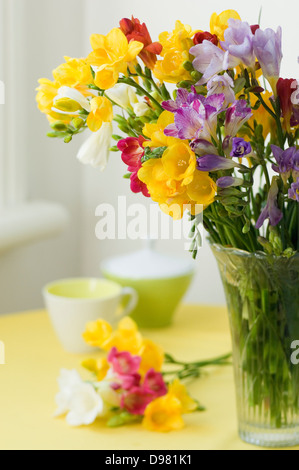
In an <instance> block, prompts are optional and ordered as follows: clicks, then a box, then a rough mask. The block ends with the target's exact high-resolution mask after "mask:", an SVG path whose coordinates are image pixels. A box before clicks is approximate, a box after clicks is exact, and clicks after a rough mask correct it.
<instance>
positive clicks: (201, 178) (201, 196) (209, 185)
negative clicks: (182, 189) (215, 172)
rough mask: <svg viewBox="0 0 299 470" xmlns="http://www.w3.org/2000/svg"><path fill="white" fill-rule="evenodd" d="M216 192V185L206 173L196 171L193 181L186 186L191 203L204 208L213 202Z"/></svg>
mask: <svg viewBox="0 0 299 470" xmlns="http://www.w3.org/2000/svg"><path fill="white" fill-rule="evenodd" d="M216 191H217V185H216V183H215V182H214V181H213V180H212V178H210V176H209V175H208V173H207V172H205V171H199V170H196V171H195V172H194V174H193V180H192V182H191V183H190V184H188V186H187V194H188V196H189V198H190V200H191V201H193V203H194V202H195V203H196V204H202V205H203V206H204V207H206V206H208V205H210V204H212V202H214V198H215V194H216Z"/></svg>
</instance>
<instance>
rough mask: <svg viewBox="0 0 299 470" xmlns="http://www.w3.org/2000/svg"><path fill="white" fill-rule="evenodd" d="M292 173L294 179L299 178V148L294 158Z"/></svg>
mask: <svg viewBox="0 0 299 470" xmlns="http://www.w3.org/2000/svg"><path fill="white" fill-rule="evenodd" d="M292 175H293V178H294V180H296V179H297V178H299V149H298V150H297V149H296V150H295V152H294V153H293V158H292Z"/></svg>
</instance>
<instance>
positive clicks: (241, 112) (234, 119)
mask: <svg viewBox="0 0 299 470" xmlns="http://www.w3.org/2000/svg"><path fill="white" fill-rule="evenodd" d="M251 116H252V111H251V108H249V107H248V105H247V101H246V100H236V101H235V102H234V104H233V105H232V106H230V107H229V108H228V110H227V111H226V116H225V134H226V136H228V135H229V136H232V137H234V136H235V135H236V134H237V132H238V131H239V129H240V128H241V127H242V126H243V124H245V122H246V121H248V119H250V118H251Z"/></svg>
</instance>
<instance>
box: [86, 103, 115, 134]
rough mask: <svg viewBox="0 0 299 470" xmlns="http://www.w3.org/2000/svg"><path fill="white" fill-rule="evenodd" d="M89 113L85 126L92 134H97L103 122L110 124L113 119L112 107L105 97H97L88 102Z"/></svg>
mask: <svg viewBox="0 0 299 470" xmlns="http://www.w3.org/2000/svg"><path fill="white" fill-rule="evenodd" d="M90 109H91V111H90V113H89V115H88V118H87V120H86V124H87V125H88V127H89V129H90V130H91V131H92V132H97V131H98V130H99V129H100V128H101V127H102V124H103V122H111V121H112V119H113V107H112V104H111V101H109V100H108V98H106V97H105V96H97V97H96V98H93V99H92V100H91V102H90Z"/></svg>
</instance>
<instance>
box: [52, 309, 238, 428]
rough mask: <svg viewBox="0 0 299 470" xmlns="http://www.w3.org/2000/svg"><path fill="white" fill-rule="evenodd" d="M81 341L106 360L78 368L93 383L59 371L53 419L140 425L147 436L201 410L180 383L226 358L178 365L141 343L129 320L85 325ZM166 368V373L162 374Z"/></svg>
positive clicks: (143, 340)
mask: <svg viewBox="0 0 299 470" xmlns="http://www.w3.org/2000/svg"><path fill="white" fill-rule="evenodd" d="M83 338H84V339H85V341H86V343H87V344H89V345H90V346H93V347H97V348H100V349H101V350H103V351H106V352H107V356H106V357H104V358H103V357H102V358H100V359H88V360H85V361H84V362H83V363H82V366H83V367H84V368H85V369H87V370H88V371H89V372H91V373H92V380H88V381H84V380H83V379H82V378H81V377H80V375H79V374H78V372H77V371H76V370H72V371H69V370H65V369H63V370H62V371H61V374H60V377H59V378H58V383H59V388H60V391H59V393H58V394H57V396H56V403H57V406H58V408H57V411H56V416H62V415H67V416H66V419H67V422H68V423H69V424H70V425H71V426H83V425H89V424H92V423H93V422H94V421H95V420H96V419H98V418H99V419H102V420H105V421H106V423H107V425H108V426H110V427H117V426H122V425H125V424H130V423H138V422H142V424H143V426H144V427H145V428H146V429H148V430H151V431H160V432H167V431H172V430H176V429H181V428H182V427H183V426H184V421H183V418H182V415H183V414H186V413H191V412H194V411H203V410H204V408H202V407H201V406H200V405H199V403H198V402H197V401H196V400H194V399H193V398H191V397H190V396H189V394H188V392H187V389H186V387H185V385H184V384H183V383H182V380H183V379H187V378H192V377H193V378H195V377H199V376H200V374H201V369H202V368H203V367H206V366H210V365H224V364H227V360H228V359H229V357H230V354H229V355H226V356H222V357H219V358H215V359H212V360H206V361H201V362H192V363H186V362H180V361H177V360H176V359H174V358H173V357H172V356H170V355H169V354H164V351H163V349H162V348H161V347H160V346H159V345H158V344H156V343H154V342H153V341H151V340H149V339H147V338H144V337H143V336H142V335H141V333H140V332H139V331H138V328H137V325H136V324H135V323H134V321H133V320H132V319H131V318H129V317H126V318H124V319H122V320H121V321H120V323H119V324H118V327H117V329H113V328H112V326H111V325H110V324H109V323H107V322H106V321H104V320H98V321H96V322H92V323H89V324H87V326H86V331H85V333H84V334H83ZM167 364H168V367H167V369H168V370H166V371H164V372H161V369H162V366H163V365H167Z"/></svg>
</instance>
